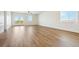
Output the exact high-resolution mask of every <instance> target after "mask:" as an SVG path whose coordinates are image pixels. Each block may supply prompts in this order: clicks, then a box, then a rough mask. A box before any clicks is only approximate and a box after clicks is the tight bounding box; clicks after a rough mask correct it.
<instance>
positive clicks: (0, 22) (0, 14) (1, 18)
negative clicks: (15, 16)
mask: <svg viewBox="0 0 79 59" xmlns="http://www.w3.org/2000/svg"><path fill="white" fill-rule="evenodd" d="M1 32H4V12H3V11H0V33H1Z"/></svg>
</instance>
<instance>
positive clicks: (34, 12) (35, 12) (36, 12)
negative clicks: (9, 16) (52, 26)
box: [13, 11, 43, 14]
mask: <svg viewBox="0 0 79 59" xmlns="http://www.w3.org/2000/svg"><path fill="white" fill-rule="evenodd" d="M13 12H16V13H26V14H27V13H28V11H13ZM42 12H43V11H30V13H32V14H40V13H42Z"/></svg>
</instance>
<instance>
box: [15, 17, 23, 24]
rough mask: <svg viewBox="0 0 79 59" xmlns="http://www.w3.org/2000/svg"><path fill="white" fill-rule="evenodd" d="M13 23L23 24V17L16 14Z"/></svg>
mask: <svg viewBox="0 0 79 59" xmlns="http://www.w3.org/2000/svg"><path fill="white" fill-rule="evenodd" d="M15 23H16V24H23V23H24V18H23V17H21V16H16V17H15Z"/></svg>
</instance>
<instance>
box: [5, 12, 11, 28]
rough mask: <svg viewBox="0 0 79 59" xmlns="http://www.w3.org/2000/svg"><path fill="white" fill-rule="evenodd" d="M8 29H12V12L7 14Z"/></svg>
mask: <svg viewBox="0 0 79 59" xmlns="http://www.w3.org/2000/svg"><path fill="white" fill-rule="evenodd" d="M6 18H7V19H6V20H7V21H6V29H9V28H10V27H11V12H10V11H7V12H6Z"/></svg>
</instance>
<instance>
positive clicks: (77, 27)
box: [39, 11, 79, 33]
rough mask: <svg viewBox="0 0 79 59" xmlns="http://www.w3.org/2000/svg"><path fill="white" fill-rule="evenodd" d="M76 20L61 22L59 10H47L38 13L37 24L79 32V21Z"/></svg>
mask: <svg viewBox="0 0 79 59" xmlns="http://www.w3.org/2000/svg"><path fill="white" fill-rule="evenodd" d="M76 21H78V19H77V20H76ZM76 21H71V22H61V21H60V12H59V11H47V12H43V13H41V14H40V15H39V25H42V26H47V27H51V28H57V29H62V30H67V31H72V32H78V33H79V21H78V22H76Z"/></svg>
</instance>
